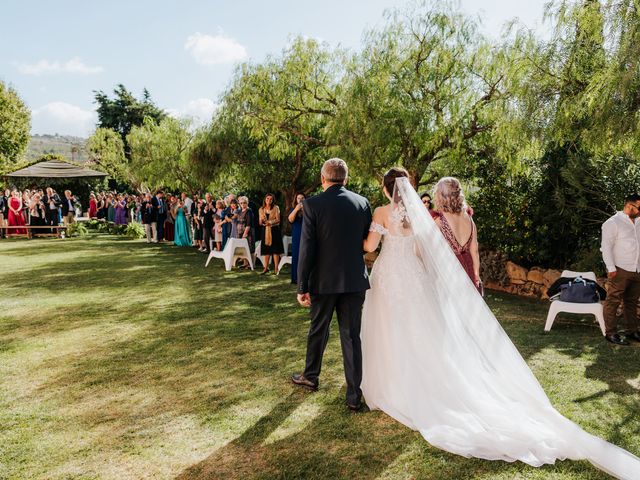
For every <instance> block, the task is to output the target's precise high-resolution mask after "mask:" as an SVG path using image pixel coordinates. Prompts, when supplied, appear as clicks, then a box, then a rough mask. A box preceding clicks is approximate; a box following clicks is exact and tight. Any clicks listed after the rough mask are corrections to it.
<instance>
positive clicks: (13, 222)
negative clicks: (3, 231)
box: [8, 197, 27, 235]
mask: <svg viewBox="0 0 640 480" xmlns="http://www.w3.org/2000/svg"><path fill="white" fill-rule="evenodd" d="M12 209H13V210H12ZM14 210H16V211H17V213H15V212H14ZM8 223H9V226H10V227H22V226H23V225H26V222H25V221H24V215H23V214H22V205H21V204H20V200H18V199H17V198H15V197H11V198H10V199H9V218H8ZM10 233H14V234H16V235H24V234H26V233H27V230H26V229H25V228H12V229H11V232H10Z"/></svg>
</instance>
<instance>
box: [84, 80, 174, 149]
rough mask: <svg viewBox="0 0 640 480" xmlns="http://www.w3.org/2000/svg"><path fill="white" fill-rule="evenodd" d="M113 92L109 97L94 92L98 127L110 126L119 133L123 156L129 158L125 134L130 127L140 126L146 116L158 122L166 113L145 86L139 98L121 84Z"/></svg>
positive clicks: (99, 92)
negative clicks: (157, 104)
mask: <svg viewBox="0 0 640 480" xmlns="http://www.w3.org/2000/svg"><path fill="white" fill-rule="evenodd" d="M113 93H114V98H109V97H108V96H107V95H106V94H105V93H104V92H102V91H97V92H94V94H95V97H94V98H95V103H97V104H98V108H97V109H96V111H97V113H98V127H100V128H110V129H112V130H114V131H115V132H117V133H118V134H120V137H121V138H122V141H123V142H124V152H125V156H126V157H127V158H129V155H130V150H129V145H128V143H127V135H129V132H130V131H131V128H132V127H134V126H141V125H142V124H143V122H144V119H145V118H147V117H149V118H151V119H153V120H154V121H155V122H156V123H159V122H160V121H161V120H163V119H164V118H165V117H166V116H167V114H166V113H165V112H164V111H163V110H162V109H160V108H158V107H157V106H156V105H155V103H154V102H153V100H152V99H151V94H150V93H149V91H148V90H147V89H146V88H145V89H144V90H143V93H142V99H140V100H138V99H137V98H135V97H134V96H133V94H132V93H131V92H129V91H128V90H127V89H126V88H125V86H124V85H122V84H119V85H118V86H117V87H116V88H115V90H114V91H113Z"/></svg>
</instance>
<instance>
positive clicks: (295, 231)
mask: <svg viewBox="0 0 640 480" xmlns="http://www.w3.org/2000/svg"><path fill="white" fill-rule="evenodd" d="M302 202H304V194H302V193H299V194H297V195H296V201H295V206H294V207H293V209H292V210H291V212H289V217H288V220H289V223H291V283H293V284H294V285H297V284H298V255H299V253H300V234H301V233H302V215H303V209H304V207H303V204H302Z"/></svg>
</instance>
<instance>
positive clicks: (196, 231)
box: [192, 199, 204, 250]
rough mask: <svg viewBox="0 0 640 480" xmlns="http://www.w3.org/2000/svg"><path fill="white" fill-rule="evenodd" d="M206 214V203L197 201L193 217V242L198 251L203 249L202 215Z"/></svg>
mask: <svg viewBox="0 0 640 480" xmlns="http://www.w3.org/2000/svg"><path fill="white" fill-rule="evenodd" d="M203 213H204V202H203V201H202V200H200V199H198V200H196V201H195V207H194V211H193V215H192V220H193V240H194V243H195V247H196V248H197V249H198V250H201V249H202V236H203V225H202V221H203V218H202V215H203Z"/></svg>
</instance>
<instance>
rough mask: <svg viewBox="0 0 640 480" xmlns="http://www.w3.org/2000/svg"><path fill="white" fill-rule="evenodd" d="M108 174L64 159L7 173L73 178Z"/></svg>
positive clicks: (10, 174)
mask: <svg viewBox="0 0 640 480" xmlns="http://www.w3.org/2000/svg"><path fill="white" fill-rule="evenodd" d="M106 176H107V174H106V173H104V172H99V171H97V170H91V169H90V168H85V167H81V166H80V165H75V164H73V163H69V162H65V161H64V160H45V161H43V162H38V163H34V164H32V165H29V166H28V167H25V168H21V169H20V170H16V171H15V172H11V173H8V174H7V177H37V178H72V177H106Z"/></svg>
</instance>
